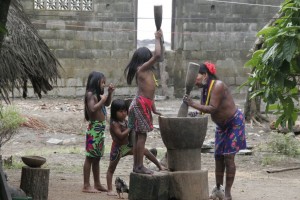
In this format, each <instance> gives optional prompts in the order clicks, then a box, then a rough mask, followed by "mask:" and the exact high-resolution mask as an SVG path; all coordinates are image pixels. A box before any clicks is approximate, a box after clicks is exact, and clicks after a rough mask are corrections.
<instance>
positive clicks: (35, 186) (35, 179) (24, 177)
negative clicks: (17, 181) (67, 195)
mask: <svg viewBox="0 0 300 200" xmlns="http://www.w3.org/2000/svg"><path fill="white" fill-rule="evenodd" d="M49 174H50V169H42V168H32V167H27V166H25V167H22V174H21V185H20V188H21V189H22V190H23V191H24V192H25V193H26V195H27V196H30V197H32V199H33V200H47V199H48V186H49Z"/></svg>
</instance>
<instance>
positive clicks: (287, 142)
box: [268, 134, 300, 157]
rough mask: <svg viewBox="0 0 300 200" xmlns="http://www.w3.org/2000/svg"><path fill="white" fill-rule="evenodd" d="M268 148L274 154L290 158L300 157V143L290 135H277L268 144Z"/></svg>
mask: <svg viewBox="0 0 300 200" xmlns="http://www.w3.org/2000/svg"><path fill="white" fill-rule="evenodd" d="M268 146H269V148H270V149H271V151H272V152H274V153H280V154H283V155H287V156H290V157H296V156H297V155H300V144H299V141H297V140H296V139H295V137H294V136H292V135H290V134H286V135H284V134H276V135H275V136H274V137H273V138H272V140H271V141H270V142H269V143H268Z"/></svg>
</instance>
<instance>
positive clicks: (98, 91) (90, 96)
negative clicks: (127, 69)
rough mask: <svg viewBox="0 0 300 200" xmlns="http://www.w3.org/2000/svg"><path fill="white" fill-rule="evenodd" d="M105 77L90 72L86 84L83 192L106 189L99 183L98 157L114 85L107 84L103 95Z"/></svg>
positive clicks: (102, 144)
mask: <svg viewBox="0 0 300 200" xmlns="http://www.w3.org/2000/svg"><path fill="white" fill-rule="evenodd" d="M105 81H106V80H105V77H104V75H103V74H102V73H100V72H94V71H93V72H91V73H90V75H89V77H88V81H87V84H86V93H85V98H84V115H85V119H86V120H87V121H89V125H88V127H87V131H86V148H85V149H86V154H85V155H86V157H85V161H84V165H83V189H82V191H83V192H89V193H97V192H101V191H107V189H106V188H105V187H103V186H102V185H101V183H100V159H101V157H102V156H103V153H104V138H105V134H104V130H105V125H106V124H105V122H106V108H105V106H109V105H110V103H111V99H112V93H113V91H114V89H115V88H114V86H113V85H112V84H110V85H109V86H108V95H104V87H105ZM91 169H92V172H93V176H94V188H92V187H91V185H90V173H91Z"/></svg>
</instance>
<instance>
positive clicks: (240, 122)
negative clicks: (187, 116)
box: [183, 62, 246, 200]
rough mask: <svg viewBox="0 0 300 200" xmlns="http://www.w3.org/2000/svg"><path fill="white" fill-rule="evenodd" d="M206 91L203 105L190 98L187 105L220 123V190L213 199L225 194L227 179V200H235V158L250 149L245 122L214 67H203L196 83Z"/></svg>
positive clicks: (217, 173) (217, 145) (217, 154)
mask: <svg viewBox="0 0 300 200" xmlns="http://www.w3.org/2000/svg"><path fill="white" fill-rule="evenodd" d="M195 85H197V86H198V87H199V88H202V98H201V103H198V102H194V101H193V100H192V99H191V98H190V97H189V96H188V95H185V96H184V98H183V101H184V102H185V103H187V104H188V105H189V106H191V107H193V108H195V109H197V110H199V111H200V112H201V113H202V114H204V113H208V114H210V115H211V118H212V120H213V121H214V122H215V123H216V125H217V127H216V132H215V165H216V167H215V177H216V187H215V188H214V190H213V194H212V195H211V196H215V195H216V194H219V195H220V194H221V196H219V198H222V199H223V196H224V193H223V194H222V191H221V190H222V189H221V188H222V185H223V181H224V173H225V172H226V178H225V199H227V200H231V199H232V197H231V187H232V184H233V181H234V177H235V172H236V167H235V161H234V158H235V154H236V153H237V152H238V151H239V150H241V149H245V148H246V138H245V118H244V115H243V113H242V112H241V111H240V110H239V109H237V107H236V105H235V103H234V100H233V97H232V95H231V93H230V91H229V88H228V86H227V85H226V84H225V83H224V82H222V81H221V80H218V78H217V76H216V68H215V65H214V64H213V63H210V62H205V63H202V64H200V68H199V73H198V76H197V79H196V82H195Z"/></svg>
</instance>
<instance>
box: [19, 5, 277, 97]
mask: <svg viewBox="0 0 300 200" xmlns="http://www.w3.org/2000/svg"><path fill="white" fill-rule="evenodd" d="M140 1H141V0H140ZM140 1H139V2H140ZM227 1H228V2H231V1H230V0H227ZM33 2H34V0H22V4H23V6H24V10H25V12H26V13H27V14H28V16H29V17H30V19H31V21H32V23H33V24H34V26H35V27H36V28H37V29H38V32H39V34H40V36H41V37H42V38H43V39H44V41H45V42H46V43H47V44H48V46H49V47H50V49H51V50H52V51H53V52H54V54H55V55H56V57H57V58H58V60H59V61H60V63H61V64H62V66H63V70H62V78H61V79H60V80H59V81H58V84H57V87H55V89H54V90H53V91H52V92H50V93H49V94H50V95H58V96H70V97H73V96H74V97H75V96H82V95H83V94H84V92H85V83H86V79H87V76H88V74H89V73H90V72H91V71H93V70H97V71H101V72H103V73H104V74H105V76H106V77H107V82H112V83H114V84H115V85H116V86H117V87H118V89H117V90H116V93H115V94H116V95H134V93H135V87H134V86H132V87H128V86H127V84H126V82H125V78H124V75H123V71H124V68H125V66H126V65H127V63H128V62H129V59H130V58H131V56H132V54H133V52H134V50H135V49H136V43H137V42H136V38H137V33H136V31H135V30H137V21H136V20H137V3H138V2H137V0H93V6H92V11H58V10H51V11H45V10H36V9H33V5H34V3H33ZM238 2H240V3H245V4H240V5H237V4H231V3H224V2H217V1H216V2H208V1H206V0H184V1H182V0H173V8H172V10H173V17H172V18H173V22H172V32H174V34H173V35H172V47H173V50H171V51H167V52H166V55H165V61H164V62H163V63H161V64H159V67H158V68H157V74H158V76H159V77H160V83H161V87H160V88H159V89H158V91H157V94H158V95H167V96H169V97H174V96H175V97H182V95H183V92H184V81H185V72H186V68H187V65H188V62H190V61H193V62H202V61H205V60H210V61H212V62H214V63H216V65H217V75H218V77H219V78H220V79H221V80H223V81H224V82H226V83H227V84H228V85H230V87H231V89H232V92H233V93H234V94H235V95H239V96H244V95H245V93H246V89H244V90H242V91H236V90H235V89H236V88H237V87H238V86H239V85H241V84H242V83H243V82H244V81H246V79H247V73H248V72H249V69H245V68H244V67H243V65H244V63H245V62H246V61H247V59H248V58H247V54H248V52H249V49H250V48H251V47H252V45H253V43H254V41H255V34H256V33H257V31H258V30H260V29H261V28H262V27H263V26H264V25H265V24H266V23H267V22H268V21H269V20H270V19H271V18H272V17H273V15H274V14H275V13H276V12H277V11H278V10H279V8H278V7H272V6H262V5H275V6H278V5H280V3H281V0H259V1H258V0H240V1H238ZM247 4H260V6H257V5H247ZM154 29H155V27H154ZM193 94H195V95H197V91H193Z"/></svg>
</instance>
